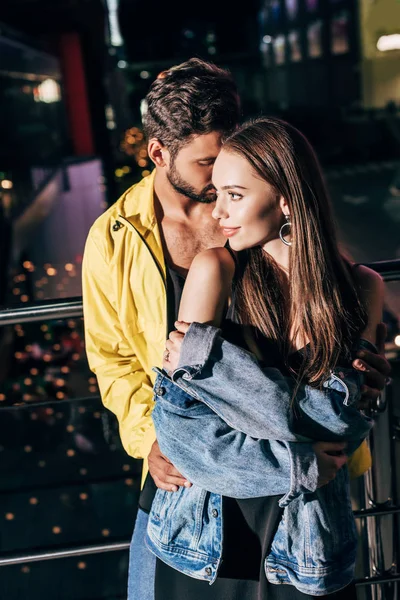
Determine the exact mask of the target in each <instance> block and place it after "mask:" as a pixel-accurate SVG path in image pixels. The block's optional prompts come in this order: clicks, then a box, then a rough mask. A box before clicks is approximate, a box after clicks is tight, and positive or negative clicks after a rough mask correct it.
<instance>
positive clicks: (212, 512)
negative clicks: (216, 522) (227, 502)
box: [211, 508, 218, 518]
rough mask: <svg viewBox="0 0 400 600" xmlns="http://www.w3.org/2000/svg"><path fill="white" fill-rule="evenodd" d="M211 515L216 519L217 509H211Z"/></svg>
mask: <svg viewBox="0 0 400 600" xmlns="http://www.w3.org/2000/svg"><path fill="white" fill-rule="evenodd" d="M211 514H212V516H213V517H215V518H217V517H218V511H217V509H216V508H213V509H212V511H211Z"/></svg>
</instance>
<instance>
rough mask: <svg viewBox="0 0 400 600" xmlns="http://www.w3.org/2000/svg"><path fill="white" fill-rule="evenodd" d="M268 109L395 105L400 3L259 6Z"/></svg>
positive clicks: (308, 1)
mask: <svg viewBox="0 0 400 600" xmlns="http://www.w3.org/2000/svg"><path fill="white" fill-rule="evenodd" d="M259 23H260V50H261V53H262V57H263V65H264V68H265V69H266V72H267V97H268V102H269V103H270V104H271V106H273V107H277V108H278V109H279V108H280V109H288V108H289V109H293V108H298V109H308V110H312V111H314V110H318V109H323V110H329V109H332V110H335V109H337V108H339V107H340V108H341V109H348V108H358V107H365V108H370V107H382V106H385V105H386V104H387V103H388V102H389V101H395V102H397V103H399V102H400V73H399V68H398V63H399V58H400V4H399V3H398V2H395V1H393V0H379V2H378V1H373V0H261V8H260V12H259Z"/></svg>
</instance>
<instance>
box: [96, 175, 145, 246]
mask: <svg viewBox="0 0 400 600" xmlns="http://www.w3.org/2000/svg"><path fill="white" fill-rule="evenodd" d="M152 191H153V184H152V177H151V176H150V177H146V178H144V179H142V180H141V181H139V182H138V183H135V184H134V185H132V186H131V187H130V188H128V189H127V190H126V191H125V192H124V193H123V194H122V196H120V198H118V200H117V201H116V202H114V204H112V205H111V206H110V207H109V208H108V209H107V210H106V211H105V212H104V213H103V214H101V215H100V216H99V217H97V219H96V221H95V222H94V223H93V225H92V226H91V228H90V230H89V234H88V238H89V239H91V240H93V241H94V242H95V243H96V242H97V243H98V244H100V245H103V244H104V242H105V241H107V240H108V241H111V240H112V238H113V236H114V234H115V231H118V228H119V227H120V225H119V218H120V217H123V218H125V219H129V218H130V217H132V216H135V218H139V219H140V218H141V216H143V215H141V214H140V213H146V214H147V213H148V212H149V210H150V206H149V205H150V203H151V202H150V200H151V198H152ZM151 204H152V203H151ZM119 237H120V236H119Z"/></svg>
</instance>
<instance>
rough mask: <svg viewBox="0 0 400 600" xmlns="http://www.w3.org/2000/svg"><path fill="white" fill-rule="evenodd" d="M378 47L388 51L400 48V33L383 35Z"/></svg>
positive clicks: (382, 50)
mask: <svg viewBox="0 0 400 600" xmlns="http://www.w3.org/2000/svg"><path fill="white" fill-rule="evenodd" d="M376 47H377V48H378V50H380V51H381V52H387V51H388V50H400V33H392V34H391V35H381V37H380V38H379V40H378V42H377V44H376Z"/></svg>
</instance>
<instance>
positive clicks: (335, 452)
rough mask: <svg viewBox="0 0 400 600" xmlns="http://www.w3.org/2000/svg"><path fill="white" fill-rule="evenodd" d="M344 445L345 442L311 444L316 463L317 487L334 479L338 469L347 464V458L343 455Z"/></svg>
mask: <svg viewBox="0 0 400 600" xmlns="http://www.w3.org/2000/svg"><path fill="white" fill-rule="evenodd" d="M346 445H347V444H346V443H345V442H315V444H313V449H314V452H315V454H316V456H317V463H318V487H322V486H323V485H326V484H327V483H329V482H330V481H332V480H333V479H335V477H336V474H337V472H338V471H339V469H341V468H342V467H343V465H345V464H346V463H347V460H348V456H347V455H346V454H345V453H344V451H345V449H346Z"/></svg>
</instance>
